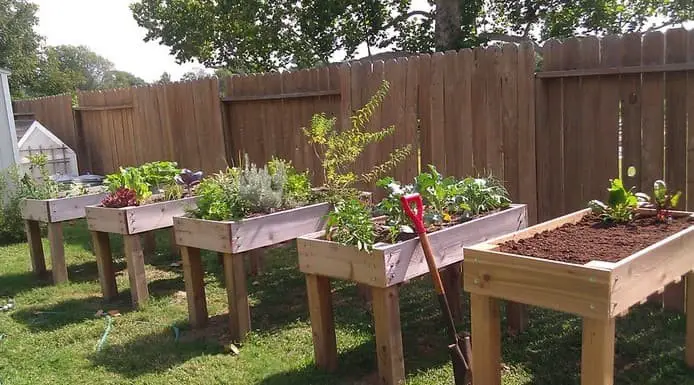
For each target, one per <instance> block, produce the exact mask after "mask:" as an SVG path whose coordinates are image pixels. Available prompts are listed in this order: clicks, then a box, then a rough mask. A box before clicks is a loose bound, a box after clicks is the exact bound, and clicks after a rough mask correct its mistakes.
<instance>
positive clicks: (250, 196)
mask: <svg viewBox="0 0 694 385" xmlns="http://www.w3.org/2000/svg"><path fill="white" fill-rule="evenodd" d="M285 181H286V173H285V169H284V167H279V168H278V169H276V170H275V173H274V174H270V171H269V170H268V167H267V165H266V166H264V167H263V168H258V167H256V165H255V164H253V163H251V162H249V161H248V157H247V156H246V162H245V164H244V166H243V169H242V170H241V174H240V175H239V198H240V199H241V200H242V201H243V202H245V204H246V207H247V209H248V211H251V212H254V213H271V212H274V211H276V210H278V209H280V208H282V189H283V187H284V182H285Z"/></svg>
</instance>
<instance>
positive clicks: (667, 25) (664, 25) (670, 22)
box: [644, 20, 682, 33]
mask: <svg viewBox="0 0 694 385" xmlns="http://www.w3.org/2000/svg"><path fill="white" fill-rule="evenodd" d="M681 23H682V21H680V20H670V21H668V22H666V23H663V24H661V25H658V26H653V27H651V28H648V29H647V30H645V31H644V33H646V32H652V31H656V30H659V29H661V28H665V27H669V26H671V25H675V24H681Z"/></svg>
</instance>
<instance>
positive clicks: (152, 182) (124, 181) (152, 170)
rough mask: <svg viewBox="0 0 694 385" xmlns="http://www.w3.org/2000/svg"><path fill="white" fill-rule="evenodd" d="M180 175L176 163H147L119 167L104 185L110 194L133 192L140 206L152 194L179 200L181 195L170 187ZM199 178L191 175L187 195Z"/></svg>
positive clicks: (108, 176) (180, 171) (194, 174)
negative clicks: (123, 191)
mask: <svg viewBox="0 0 694 385" xmlns="http://www.w3.org/2000/svg"><path fill="white" fill-rule="evenodd" d="M182 173H183V172H182V170H181V169H179V168H178V166H177V164H176V162H169V161H157V162H149V163H145V164H143V165H141V166H139V167H125V168H124V167H120V169H119V170H118V172H117V173H113V174H109V175H107V176H106V179H105V180H104V184H105V185H106V186H107V187H108V190H109V192H110V193H111V194H115V193H116V191H118V190H119V189H122V188H125V189H128V190H131V191H134V192H135V197H136V198H135V199H136V200H137V202H138V204H142V203H143V202H145V201H147V200H148V199H149V198H150V197H152V195H153V193H154V192H156V193H161V192H163V193H164V196H165V198H166V199H177V198H180V197H181V196H182V195H183V194H179V192H180V190H179V189H176V188H174V187H172V185H174V184H176V183H177V181H176V178H177V177H181V174H182ZM186 177H188V176H186ZM201 177H202V174H200V175H199V177H198V176H197V174H196V173H191V175H190V178H191V180H190V181H191V183H194V184H192V185H190V186H188V187H190V189H187V190H186V191H187V192H188V193H191V192H192V187H194V186H195V184H197V183H199V178H201Z"/></svg>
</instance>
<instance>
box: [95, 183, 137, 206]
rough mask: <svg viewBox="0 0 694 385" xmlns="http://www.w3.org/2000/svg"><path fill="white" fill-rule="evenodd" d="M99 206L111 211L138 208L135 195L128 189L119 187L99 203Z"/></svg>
mask: <svg viewBox="0 0 694 385" xmlns="http://www.w3.org/2000/svg"><path fill="white" fill-rule="evenodd" d="M101 205H102V206H104V207H109V208H112V209H119V208H123V207H130V206H138V205H139V202H138V201H137V193H136V192H135V191H134V190H131V189H129V188H125V187H121V188H119V189H117V190H116V191H114V192H112V193H110V194H108V195H107V196H106V198H104V199H103V200H102V201H101Z"/></svg>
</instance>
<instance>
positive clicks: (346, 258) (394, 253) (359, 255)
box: [297, 204, 527, 384]
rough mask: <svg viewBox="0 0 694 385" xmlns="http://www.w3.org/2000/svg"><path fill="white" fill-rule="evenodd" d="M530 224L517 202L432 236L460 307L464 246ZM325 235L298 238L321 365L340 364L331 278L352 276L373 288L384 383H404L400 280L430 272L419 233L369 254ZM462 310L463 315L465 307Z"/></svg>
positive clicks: (439, 263)
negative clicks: (328, 239)
mask: <svg viewBox="0 0 694 385" xmlns="http://www.w3.org/2000/svg"><path fill="white" fill-rule="evenodd" d="M526 226H527V208H526V205H516V204H514V205H511V207H510V208H508V209H506V210H502V211H499V212H495V213H492V214H489V215H486V216H484V217H480V218H477V219H474V220H471V221H469V222H465V223H463V224H459V225H456V226H452V227H449V228H446V229H443V230H440V231H437V232H434V233H432V234H430V235H429V240H430V242H431V245H432V248H433V250H434V254H435V258H436V266H437V267H438V268H439V269H443V268H446V267H449V269H448V272H447V273H450V274H447V275H449V279H448V280H449V282H448V283H447V286H448V288H449V289H447V295H448V296H449V302H451V303H452V304H453V307H454V308H455V307H457V308H460V305H459V304H460V296H459V293H460V289H459V288H460V285H461V284H460V263H461V262H462V261H463V246H464V245H471V244H475V243H478V242H483V241H485V240H487V239H491V238H494V237H498V236H500V235H502V234H508V233H511V232H515V231H517V230H519V229H522V228H525V227H526ZM324 236H325V232H324V231H321V232H316V233H313V234H308V235H304V236H302V237H299V238H298V239H297V246H298V252H299V268H300V270H301V271H302V272H303V273H305V274H306V282H307V289H308V300H309V311H310V313H311V314H310V316H311V327H312V328H313V344H314V353H315V359H316V364H317V365H318V366H319V367H321V368H323V369H327V370H334V369H335V368H336V367H337V347H336V340H335V325H334V317H333V309H332V298H331V294H330V281H329V280H330V278H337V279H344V280H350V281H354V282H357V283H360V284H365V285H368V287H369V289H370V291H371V296H372V306H373V316H374V326H375V332H376V345H377V359H378V370H379V375H380V380H379V381H380V382H379V383H382V384H400V383H404V379H405V366H404V360H403V349H402V336H401V330H400V309H399V300H398V298H399V294H398V285H399V284H401V283H403V282H406V281H408V280H410V279H412V278H415V277H419V276H422V275H424V274H428V272H429V269H428V266H427V263H426V259H425V258H424V253H423V251H422V247H421V245H420V242H419V238H414V239H410V240H407V241H404V242H399V243H396V244H385V243H383V244H377V245H375V247H374V250H373V251H372V252H371V253H367V252H364V251H359V250H358V249H356V248H355V247H352V246H345V245H340V244H338V243H335V242H330V241H326V240H325V239H324ZM466 257H467V256H466ZM456 304H457V305H456ZM457 313H458V315H460V314H462V310H458V311H457Z"/></svg>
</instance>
